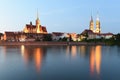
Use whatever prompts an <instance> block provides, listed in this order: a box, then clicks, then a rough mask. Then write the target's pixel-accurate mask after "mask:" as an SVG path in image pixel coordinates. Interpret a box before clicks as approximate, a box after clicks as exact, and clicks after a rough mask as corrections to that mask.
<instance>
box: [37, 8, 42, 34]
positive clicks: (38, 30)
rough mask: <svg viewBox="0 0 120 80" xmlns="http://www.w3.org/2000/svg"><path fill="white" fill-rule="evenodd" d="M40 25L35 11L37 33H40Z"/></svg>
mask: <svg viewBox="0 0 120 80" xmlns="http://www.w3.org/2000/svg"><path fill="white" fill-rule="evenodd" d="M40 27H41V24H40V20H39V15H38V10H37V19H36V29H37V33H41V28H40Z"/></svg>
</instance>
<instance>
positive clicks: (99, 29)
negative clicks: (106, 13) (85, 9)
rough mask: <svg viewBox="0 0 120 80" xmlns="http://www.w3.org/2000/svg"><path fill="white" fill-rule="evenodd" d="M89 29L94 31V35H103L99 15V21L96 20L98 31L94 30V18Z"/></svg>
mask: <svg viewBox="0 0 120 80" xmlns="http://www.w3.org/2000/svg"><path fill="white" fill-rule="evenodd" d="M89 29H90V30H92V31H93V32H94V33H98V34H100V33H101V28H100V19H99V16H98V15H97V19H96V29H94V21H93V17H92V16H91V20H90V25H89Z"/></svg>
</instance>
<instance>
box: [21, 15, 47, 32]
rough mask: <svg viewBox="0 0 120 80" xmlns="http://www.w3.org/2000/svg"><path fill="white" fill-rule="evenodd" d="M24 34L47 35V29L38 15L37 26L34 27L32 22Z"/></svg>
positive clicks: (27, 25) (26, 27)
mask: <svg viewBox="0 0 120 80" xmlns="http://www.w3.org/2000/svg"><path fill="white" fill-rule="evenodd" d="M23 32H24V33H42V34H47V29H46V27H45V26H42V25H41V24H40V20H39V17H38V14H37V19H36V25H33V24H32V22H30V24H26V26H25V28H24V30H23Z"/></svg>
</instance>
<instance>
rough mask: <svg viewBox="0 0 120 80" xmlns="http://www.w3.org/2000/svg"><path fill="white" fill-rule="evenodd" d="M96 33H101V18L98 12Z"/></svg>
mask: <svg viewBox="0 0 120 80" xmlns="http://www.w3.org/2000/svg"><path fill="white" fill-rule="evenodd" d="M95 32H96V33H99V34H100V33H101V28H100V19H99V16H98V14H97V19H96V30H95Z"/></svg>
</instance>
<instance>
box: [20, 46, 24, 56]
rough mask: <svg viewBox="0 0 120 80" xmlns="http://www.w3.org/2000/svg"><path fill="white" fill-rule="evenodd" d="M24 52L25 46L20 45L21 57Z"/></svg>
mask: <svg viewBox="0 0 120 80" xmlns="http://www.w3.org/2000/svg"><path fill="white" fill-rule="evenodd" d="M24 52H25V46H24V45H21V55H22V56H24Z"/></svg>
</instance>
